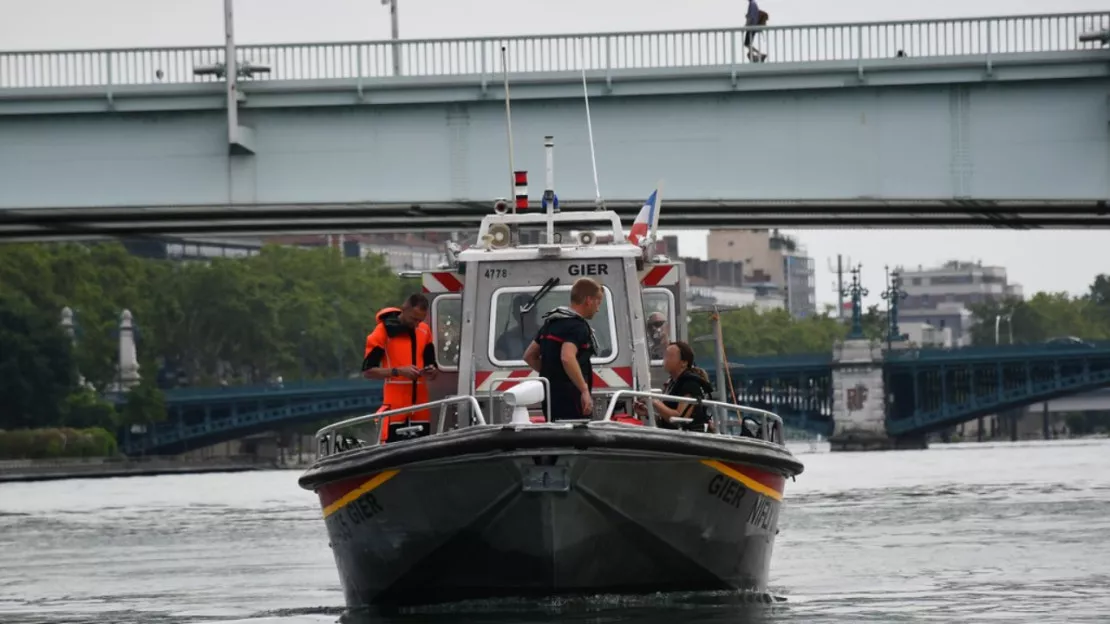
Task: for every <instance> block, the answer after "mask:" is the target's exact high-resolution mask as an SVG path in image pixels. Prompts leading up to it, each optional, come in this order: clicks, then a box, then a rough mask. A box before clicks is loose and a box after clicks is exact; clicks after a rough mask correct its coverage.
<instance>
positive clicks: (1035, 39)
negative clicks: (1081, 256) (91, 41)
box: [0, 12, 1110, 241]
mask: <svg viewBox="0 0 1110 624" xmlns="http://www.w3.org/2000/svg"><path fill="white" fill-rule="evenodd" d="M1107 29H1110V12H1096V13H1070V14H1052V15H1027V16H1009V17H990V18H975V19H952V20H927V21H911V22H884V23H866V24H826V25H811V26H773V27H768V28H764V29H762V30H761V32H760V34H759V37H760V44H761V48H762V49H763V50H764V51H765V52H767V53H768V55H769V56H768V58H767V60H766V62H762V63H753V62H750V61H749V60H748V59H747V57H746V56H745V50H744V48H743V45H742V41H743V38H744V35H745V31H744V29H742V28H740V29H738V28H731V29H705V30H692V31H671V32H638V33H600V34H574V35H538V36H526V37H503V38H472V39H449V40H446V39H445V40H428V41H420V40H406V41H401V42H351V43H328V44H310V43H305V44H286V45H251V46H239V47H236V46H235V45H234V42H233V40H232V42H231V43H230V44H229V46H227V48H226V49H227V50H230V51H231V53H230V54H228V53H227V52H226V51H225V48H224V47H192V48H160V49H120V50H69V51H37V52H3V53H0V135H3V136H4V137H5V140H4V141H3V142H0V188H3V189H4V193H3V194H0V210H2V211H3V212H2V213H0V216H3V223H0V240H9V241H10V240H30V239H40V240H41V239H53V238H65V237H84V238H89V237H97V236H115V235H134V234H139V233H143V232H149V231H154V230H156V231H158V232H160V233H162V234H176V235H183V234H193V235H199V234H205V233H211V232H214V231H220V232H223V233H259V232H268V231H277V230H280V231H290V230H295V231H328V232H336V231H342V230H348V229H360V230H368V229H378V230H405V231H411V230H412V229H413V228H414V227H419V228H424V229H442V230H451V231H454V230H459V229H464V228H468V227H474V226H476V225H477V223H478V221H479V219H480V217H481V216H482V215H483V214H485V213H486V212H487V210H488V206H489V205H490V202H491V200H492V199H493V198H496V197H504V196H510V195H511V190H510V189H506V188H505V186H506V184H505V181H506V178H507V177H508V176H506V170H507V169H508V163H507V160H508V159H507V158H506V156H505V151H506V150H505V145H506V132H505V116H504V104H503V99H504V96H505V88H504V86H503V77H504V76H503V74H504V75H505V76H507V78H508V81H509V83H510V84H511V94H512V101H513V115H512V118H513V124H514V129H513V130H514V138H515V142H516V152H515V153H516V163H515V164H516V168H517V169H524V170H529V171H532V172H534V175H533V185H532V186H533V189H535V188H537V186H538V185H537V184H536V182H537V181H540V180H541V179H542V176H541V175H539V174H540V172H542V171H543V161H542V158H543V155H542V149H541V141H542V138H543V136H544V135H547V134H552V135H554V136H555V137H556V145H557V147H556V149H557V161H558V188H557V189H556V190H557V192H558V194H559V196H560V201H561V204H562V205H563V206H564V207H566V208H570V209H573V208H575V207H592V206H593V202H594V189H593V186H592V180H593V176H592V173H591V171H590V164H589V149H588V144H587V138H586V123H585V122H586V119H585V113H584V106H583V98H582V95H583V82H585V83H586V91H588V93H589V95H590V108H591V112H592V115H593V128H594V132H595V136H596V144H597V153H598V169H599V173H600V179H601V188H602V192H603V195H604V197H605V199H606V201H607V204H608V206H609V207H610V208H613V209H615V210H617V211H618V212H621V213H622V214H623V215H626V216H628V217H629V218H631V217H632V216H633V213H634V212H635V211H636V209H637V208H638V207H639V205H640V203H641V202H642V201H643V199H644V197H645V196H646V195H647V194H648V193H649V192H650V190H651V188H652V187H653V185H654V184H655V182H656V180H657V179H658V178H659V177H660V176H662V177H664V178H665V182H666V190H665V198H666V199H665V202H666V203H667V226H668V227H672V228H676V227H709V226H728V225H733V226H739V227H767V226H769V225H775V226H789V225H798V224H835V225H838V226H845V225H858V224H871V225H888V226H890V225H912V226H915V227H920V226H923V225H930V224H931V225H937V224H954V223H963V224H977V225H985V226H999V225H1004V226H1012V227H1029V226H1076V225H1096V226H1106V225H1110V218H1108V217H1107V215H1106V212H1107V209H1106V202H1107V200H1108V199H1110V176H1107V175H1106V172H1107V171H1110V136H1108V135H1107V133H1106V126H1107V121H1108V113H1107V107H1106V81H1107V78H1108V77H1110V48H1106V47H1105V46H1104V45H1103V44H1102V42H1100V41H1095V40H1090V39H1091V37H1085V34H1086V33H1090V32H1099V31H1106V30H1107ZM502 50H504V55H502ZM395 55H396V56H397V57H399V58H397V60H398V61H399V65H400V68H401V72H400V74H396V75H395V74H394V73H393V70H392V67H393V65H394V60H395ZM227 58H234V59H235V63H234V67H235V69H236V71H231V72H226V71H224V69H225V65H226V59H227ZM263 66H264V67H263ZM263 69H264V70H265V71H264V72H263V71H261V70H263ZM225 74H227V77H226V79H225ZM61 181H64V183H59V182H61ZM537 199H538V196H537Z"/></svg>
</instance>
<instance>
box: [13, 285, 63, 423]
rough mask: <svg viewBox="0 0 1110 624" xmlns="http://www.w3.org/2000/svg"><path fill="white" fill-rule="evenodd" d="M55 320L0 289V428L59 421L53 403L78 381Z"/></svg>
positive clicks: (22, 298)
mask: <svg viewBox="0 0 1110 624" xmlns="http://www.w3.org/2000/svg"><path fill="white" fill-rule="evenodd" d="M58 318H59V317H58V316H57V315H54V318H51V317H48V316H45V315H43V314H41V313H40V312H39V311H38V310H36V309H35V306H34V304H33V303H32V302H31V300H30V299H29V298H28V297H25V296H24V295H23V294H21V293H18V292H12V291H9V290H4V289H0V427H4V428H17V427H30V426H34V425H35V424H36V423H51V424H52V423H56V422H57V421H58V399H59V398H60V397H63V396H65V395H66V394H68V393H69V392H70V390H71V389H72V388H73V387H74V385H75V384H76V381H77V375H76V368H75V367H74V361H73V352H72V348H71V346H70V341H69V338H68V337H67V336H66V335H65V333H64V332H63V331H62V329H61V328H60V327H59V324H58V320H57V319H58Z"/></svg>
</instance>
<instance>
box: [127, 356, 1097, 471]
mask: <svg viewBox="0 0 1110 624" xmlns="http://www.w3.org/2000/svg"><path fill="white" fill-rule="evenodd" d="M836 366H839V365H838V364H835V363H834V362H833V359H832V357H831V355H823V354H818V355H799V356H781V357H766V358H749V359H741V360H736V361H733V362H731V363H730V365H729V371H730V373H731V377H732V383H733V387H734V389H735V392H736V394H737V398H738V400H739V402H740V403H742V404H746V405H751V406H752V407H758V408H763V409H768V410H771V411H774V412H776V413H778V414H780V415H782V416H783V419H784V421H785V422H786V424H787V426H789V427H792V428H797V429H804V430H807V431H811V432H815V433H821V434H823V435H826V436H828V435H830V434H831V433H832V431H833V426H834V423H833V413H834V409H833V408H834V404H835V403H836V402H838V401H847V400H848V397H847V396H846V393H847V390H848V389H844V392H842V393H837V392H834V384H833V373H834V369H835V367H836ZM882 366H883V375H884V377H885V379H886V381H885V385H886V397H885V402H886V414H887V417H886V431H887V433H888V434H889V435H890V436H891V437H894V438H899V437H914V436H921V435H923V434H927V433H930V432H934V431H939V430H942V429H945V428H948V427H952V426H954V425H958V424H960V423H962V422H967V421H970V420H973V419H976V418H979V417H981V416H986V415H990V414H996V413H999V412H1001V411H1003V410H1008V409H1013V408H1018V407H1023V406H1028V405H1033V404H1037V403H1042V402H1045V401H1049V400H1052V399H1055V398H1058V397H1063V396H1068V395H1075V394H1081V393H1087V392H1090V391H1092V390H1097V389H1100V388H1106V387H1110V343H1088V344H1087V345H1085V346H1064V347H1060V346H1055V345H1008V346H999V347H965V348H959V349H911V350H902V351H893V352H888V353H887V354H886V360H885V361H884V363H883V365H882ZM709 372H710V374H711V377H712V375H713V373H714V372H715V371H709ZM380 402H381V384H380V383H378V382H369V381H365V380H362V379H337V380H331V381H322V382H309V383H300V384H296V383H295V384H284V385H282V386H280V387H276V386H273V385H267V386H241V387H224V388H192V389H182V390H172V391H169V392H168V393H167V406H168V411H169V415H168V416H169V418H168V420H167V421H166V422H165V423H160V424H157V425H154V426H153V427H151V429H150V431H149V432H148V433H147V434H146V435H144V436H141V437H138V436H134V437H133V436H131V434H130V433H128V432H121V438H120V439H121V441H122V444H121V446H122V448H123V449H124V452H126V453H128V454H140V453H152V454H158V453H162V454H164V453H180V452H184V451H187V450H190V449H194V448H198V447H201V446H206V445H209V444H214V443H217V442H221V441H225V440H231V439H236V438H239V437H242V436H244V435H249V434H251V433H257V432H261V431H266V430H273V429H279V428H283V427H288V426H295V425H298V424H306V423H311V422H316V421H320V420H324V419H330V418H341V417H345V416H350V415H354V414H359V413H366V412H369V411H373V410H375V409H377V406H378V405H379V404H380Z"/></svg>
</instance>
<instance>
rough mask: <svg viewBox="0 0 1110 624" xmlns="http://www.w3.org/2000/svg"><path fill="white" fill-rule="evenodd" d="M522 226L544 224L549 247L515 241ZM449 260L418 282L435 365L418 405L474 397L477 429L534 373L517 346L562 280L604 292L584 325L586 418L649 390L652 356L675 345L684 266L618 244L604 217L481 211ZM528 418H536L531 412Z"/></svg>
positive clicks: (680, 332)
mask: <svg viewBox="0 0 1110 624" xmlns="http://www.w3.org/2000/svg"><path fill="white" fill-rule="evenodd" d="M529 226H532V227H537V228H541V229H542V228H543V227H544V226H546V228H547V235H546V237H545V238H546V240H549V241H553V242H551V243H547V244H538V245H522V244H518V243H516V242H515V239H516V238H517V237H516V236H515V235H514V230H517V229H523V228H527V227H529ZM572 226H573V227H574V228H576V229H577V233H576V232H575V231H573V230H571V229H570V228H571V227H572ZM597 231H601V232H602V233H603V235H602V236H600V237H599V236H596V235H595V232H597ZM599 240H601V241H606V242H598V241H599ZM449 257H452V260H453V263H452V266H450V267H448V268H445V269H441V270H437V271H429V272H425V273H423V275H422V278H423V289H424V291H425V293H426V295H427V296H428V298H429V301H430V309H429V316H428V323H429V325H430V326H431V328H432V333H433V334H434V339H435V348H436V359H437V362H438V364H439V369H440V373H439V375H438V377H437V378H436V379H435V380H433V381H431V382H430V384H429V399H430V400H432V401H435V400H438V399H444V398H446V397H449V396H467V395H470V396H474V397H476V398H477V399H478V401H479V403H480V404H481V406H482V411H483V415H484V420H485V421H486V422H487V423H490V424H499V423H504V422H508V420H509V417H510V409H509V408H508V407H507V406H505V405H504V404H503V402H502V401H501V396H502V394H503V393H504V391H505V390H508V389H509V388H511V387H513V386H515V385H516V384H518V383H520V382H521V381H523V380H525V379H529V378H535V377H538V373H536V372H535V371H533V370H532V369H531V368H529V367H528V365H527V364H526V363H525V362H524V360H523V355H524V351H525V349H526V348H527V347H528V345H529V344H530V343H531V341H532V339H533V338H534V337H535V335H536V332H537V331H538V329H539V328H540V326H541V325H542V323H543V321H542V318H543V315H544V314H546V313H547V312H548V311H550V310H551V309H553V308H555V307H557V306H565V305H568V304H569V302H570V288H571V285H572V284H573V283H574V282H575V280H577V279H578V278H580V277H590V278H593V279H594V280H596V281H597V282H599V283H600V284H601V285H602V287H603V288H604V290H605V301H604V304H603V305H602V307H601V310H600V311H599V312H598V314H597V315H596V316H595V317H594V318H593V319H591V320H590V324H591V326H592V327H593V330H594V333H595V335H596V337H597V342H598V346H599V353H597V355H596V357H594V358H593V390H594V393H593V394H594V405H595V407H594V417H595V418H598V417H600V415H602V414H604V413H605V410H606V409H607V406H608V397H610V396H611V395H612V394H613V393H615V392H616V391H618V390H637V391H642V392H647V391H650V389H651V388H653V387H655V388H659V387H661V386H662V385H663V382H664V381H665V379H666V373H665V372H664V371H663V368H662V357H663V350H664V349H665V348H666V345H667V344H668V343H669V342H670V341H673V340H686V339H687V336H686V331H687V322H686V320H687V319H686V307H685V296H684V287H685V281H686V276H685V267H684V266H683V265H682V264H681V263H679V262H671V261H669V260H668V259H666V258H665V257H661V256H660V257H654V258H651V257H648V256H647V254H646V251H645V249H644V248H642V247H640V246H636V245H633V244H631V243H629V242H628V241H627V239H626V238H625V235H624V231H623V229H622V227H621V223H620V219H619V218H618V216H617V215H616V213H614V212H611V211H601V210H599V211H589V212H564V213H558V214H515V215H514V214H493V215H489V216H487V217H485V219H483V221H482V225H481V228H480V230H479V233H478V244H477V245H475V246H474V247H471V248H469V249H466V250H463V251H459V252H457V253H452V254H449ZM618 411H623V410H618ZM533 413H534V415H535V416H534V419H536V417H539V418H542V414H541V411H540V408H539V406H536V407H535V409H534V410H533ZM451 426H452V425H451V424H450V423H448V424H447V427H448V428H450V427H451Z"/></svg>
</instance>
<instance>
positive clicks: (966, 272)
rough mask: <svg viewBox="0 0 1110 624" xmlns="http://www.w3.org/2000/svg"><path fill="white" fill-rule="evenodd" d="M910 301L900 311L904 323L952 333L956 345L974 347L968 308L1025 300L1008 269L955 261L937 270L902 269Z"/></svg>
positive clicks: (906, 300) (907, 299)
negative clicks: (1012, 281)
mask: <svg viewBox="0 0 1110 624" xmlns="http://www.w3.org/2000/svg"><path fill="white" fill-rule="evenodd" d="M899 270H900V271H901V273H902V289H903V290H904V291H905V292H906V295H907V296H906V298H905V299H904V300H903V301H902V305H901V307H900V308H899V311H898V319H899V321H901V322H902V323H913V322H918V323H925V324H928V325H930V326H932V327H934V328H937V329H939V330H944V329H948V330H950V331H951V333H952V341H953V346H960V345H967V344H970V340H971V331H970V330H971V324H972V322H973V321H974V319H973V318H972V315H971V311H970V310H968V306H970V305H975V304H979V303H985V302H987V301H991V300H1001V299H1007V298H1016V299H1022V298H1024V293H1023V291H1022V288H1021V286H1020V285H1018V284H1011V283H1010V282H1009V280H1008V278H1007V276H1006V268H1005V267H999V266H983V263H982V262H964V261H960V260H951V261H949V262H945V263H944V264H943V265H941V266H939V267H934V268H924V267H920V266H919V267H918V268H917V269H916V270H913V269H904V268H899Z"/></svg>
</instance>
